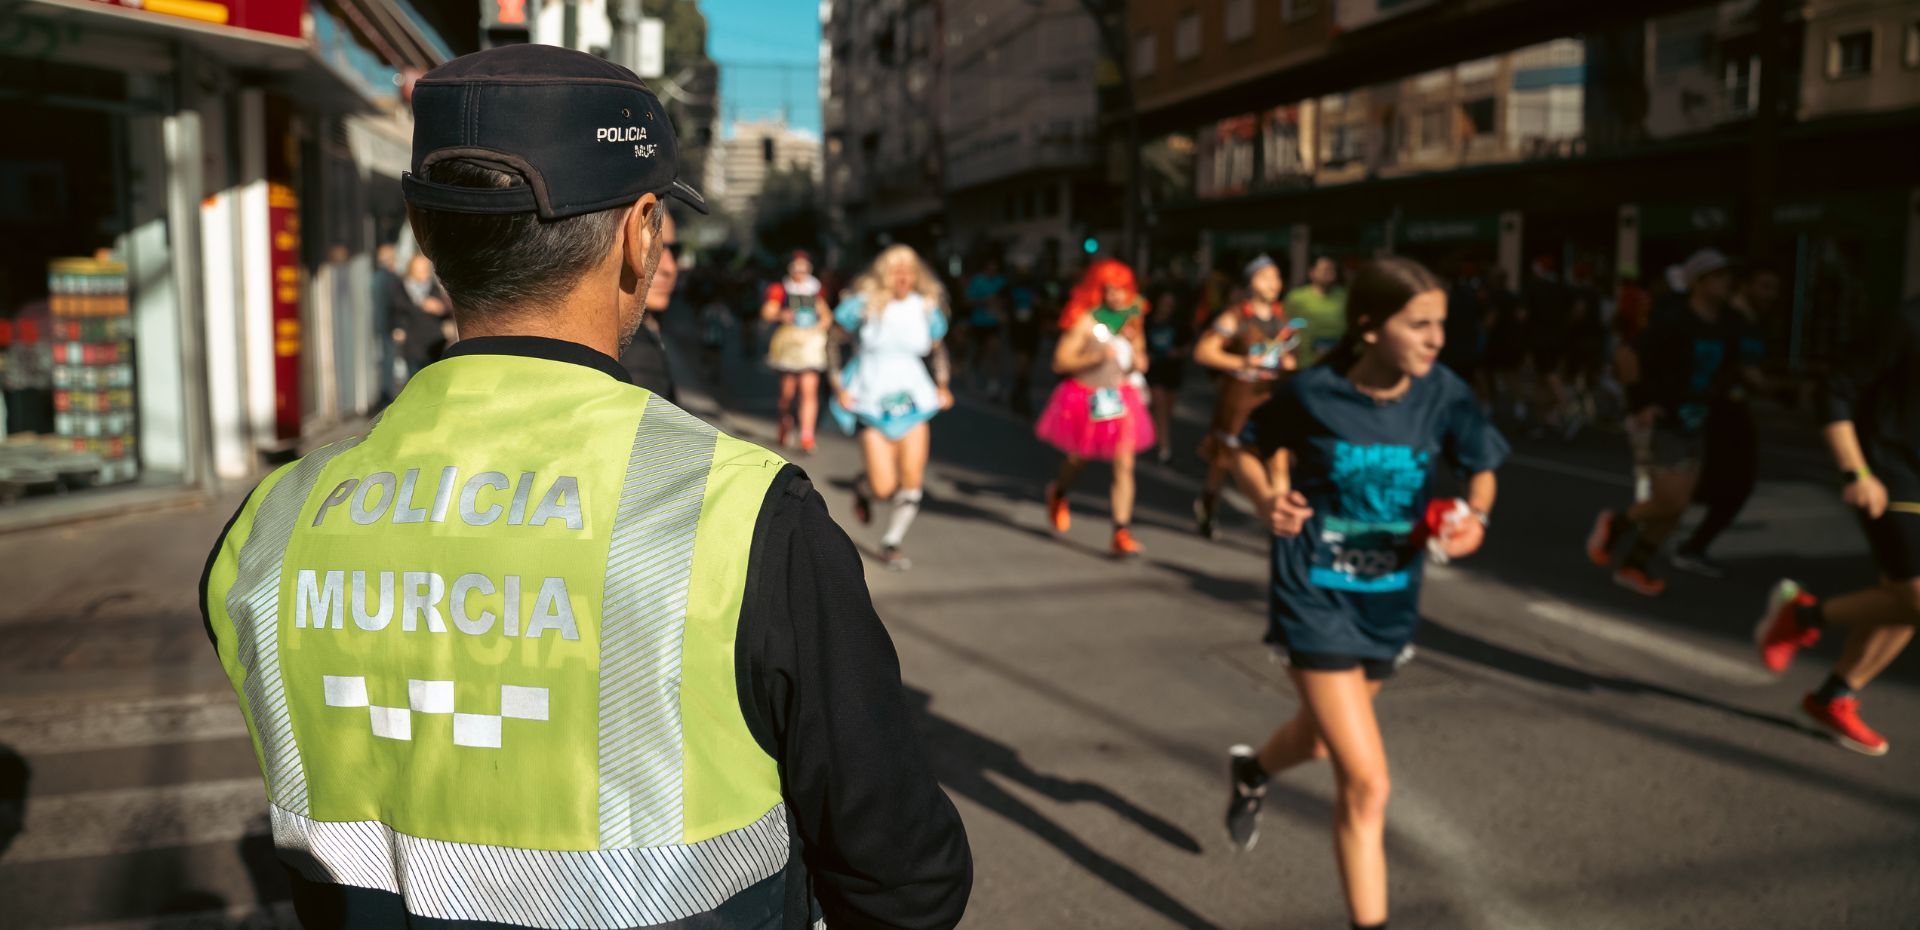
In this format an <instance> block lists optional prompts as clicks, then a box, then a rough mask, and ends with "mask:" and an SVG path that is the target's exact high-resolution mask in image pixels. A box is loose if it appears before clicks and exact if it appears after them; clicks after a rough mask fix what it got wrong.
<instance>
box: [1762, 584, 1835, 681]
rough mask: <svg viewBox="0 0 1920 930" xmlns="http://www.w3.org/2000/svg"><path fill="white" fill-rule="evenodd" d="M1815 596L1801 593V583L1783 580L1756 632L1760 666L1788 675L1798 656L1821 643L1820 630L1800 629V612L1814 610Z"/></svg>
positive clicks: (1775, 590) (1775, 588)
mask: <svg viewBox="0 0 1920 930" xmlns="http://www.w3.org/2000/svg"><path fill="white" fill-rule="evenodd" d="M1814 603H1815V601H1814V599H1813V595H1811V594H1808V593H1807V592H1805V591H1802V590H1801V589H1800V585H1799V583H1797V582H1794V581H1790V580H1787V579H1784V578H1783V579H1781V580H1780V583H1779V584H1776V585H1774V586H1773V593H1772V594H1769V595H1767V612H1766V613H1764V614H1762V615H1761V616H1760V623H1759V625H1757V626H1755V627H1754V628H1753V644H1754V645H1755V646H1757V647H1759V649H1760V664H1761V665H1764V666H1766V667H1767V671H1769V672H1772V673H1774V674H1775V675H1781V674H1785V673H1786V671H1787V666H1788V665H1791V664H1793V656H1794V653H1797V652H1799V651H1800V650H1802V649H1805V648H1807V647H1808V646H1811V645H1813V644H1814V643H1817V642H1819V641H1820V630H1819V629H1818V628H1808V627H1804V626H1801V625H1800V616H1799V612H1800V608H1802V607H1812V606H1813V605H1814Z"/></svg>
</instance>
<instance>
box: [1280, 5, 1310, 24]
mask: <svg viewBox="0 0 1920 930" xmlns="http://www.w3.org/2000/svg"><path fill="white" fill-rule="evenodd" d="M1318 12H1320V0H1280V21H1281V22H1283V23H1297V22H1299V21H1301V20H1303V19H1306V18H1307V17H1309V16H1312V15H1313V14H1315V13H1318Z"/></svg>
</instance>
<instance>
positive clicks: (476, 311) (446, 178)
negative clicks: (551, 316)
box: [407, 159, 626, 319]
mask: <svg viewBox="0 0 1920 930" xmlns="http://www.w3.org/2000/svg"><path fill="white" fill-rule="evenodd" d="M421 174H423V175H425V177H426V179H427V180H429V181H437V182H439V183H441V184H452V185H455V186H458V187H477V188H500V187H513V186H516V185H520V184H524V183H526V182H525V181H524V180H523V179H522V178H521V177H520V176H519V175H516V174H511V173H508V172H505V171H500V170H497V169H494V168H490V167H487V166H486V165H483V164H479V163H476V162H472V161H467V160H464V159H451V160H448V161H442V162H438V163H436V164H433V165H430V166H428V167H427V168H425V169H423V170H422V171H421ZM407 213H408V216H409V217H410V218H411V220H412V221H413V231H414V235H415V236H416V237H418V238H419V240H420V251H421V252H423V253H425V254H426V256H427V257H428V258H430V259H432V260H433V266H434V271H435V273H436V274H437V275H438V276H439V278H440V283H441V284H442V285H444V286H445V287H446V289H447V296H448V297H450V298H452V300H453V306H454V310H455V313H456V314H457V315H459V316H464V317H467V318H469V319H472V318H475V317H485V316H494V315H499V314H509V313H520V312H525V311H529V310H539V309H541V308H544V307H547V306H550V305H551V304H552V303H553V302H554V301H557V300H558V299H559V298H561V297H563V296H565V295H566V294H567V293H569V292H571V291H572V290H573V288H574V286H575V285H576V284H578V283H579V282H580V278H581V277H582V276H583V275H585V274H586V273H587V270H588V269H590V268H592V267H593V266H594V265H596V264H598V263H599V262H600V261H601V260H602V259H604V258H605V257H606V255H607V250H609V249H611V248H613V242H614V239H615V237H616V236H618V235H619V232H620V221H621V220H622V219H624V218H625V216H626V208H624V207H615V208H613V209H611V210H601V211H599V212H597V213H586V214H582V215H580V216H570V217H567V218H565V219H559V220H553V221H543V220H541V219H540V217H539V216H538V215H537V214H533V213H510V214H483V213H454V212H450V211H445V210H429V209H421V208H416V207H409V208H408V209H407Z"/></svg>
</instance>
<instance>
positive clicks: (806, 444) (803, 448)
mask: <svg viewBox="0 0 1920 930" xmlns="http://www.w3.org/2000/svg"><path fill="white" fill-rule="evenodd" d="M800 453H801V454H802V455H812V454H813V437H812V436H807V437H804V438H802V439H801V440H800Z"/></svg>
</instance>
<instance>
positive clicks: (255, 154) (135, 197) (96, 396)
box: [0, 0, 444, 530]
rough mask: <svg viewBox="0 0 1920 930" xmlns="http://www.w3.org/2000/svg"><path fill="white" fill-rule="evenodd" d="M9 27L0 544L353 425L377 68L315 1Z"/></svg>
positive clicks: (109, 13) (386, 153)
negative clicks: (357, 117) (323, 427)
mask: <svg viewBox="0 0 1920 930" xmlns="http://www.w3.org/2000/svg"><path fill="white" fill-rule="evenodd" d="M6 15H7V17H8V25H9V27H11V28H10V31H6V30H0V32H4V38H5V39H6V41H0V125H5V126H8V127H33V130H34V131H31V132H15V131H9V132H6V133H0V242H5V243H7V248H6V249H5V250H0V388H4V389H5V401H6V402H5V405H4V419H3V420H0V530H4V529H7V528H9V527H17V526H26V525H34V524H36V523H38V522H42V521H44V520H47V519H59V518H62V517H63V516H67V515H77V514H80V513H86V512H90V511H93V510H112V509H116V508H117V507H119V506H124V505H128V504H130V503H133V502H135V501H136V500H141V499H150V498H153V497H167V496H169V495H192V494H202V493H207V492H209V491H216V490H219V489H220V487H221V482H222V481H223V480H225V481H231V482H236V483H240V484H244V483H246V482H249V481H251V480H253V478H254V476H255V475H257V473H258V468H259V467H260V465H261V464H262V462H263V459H266V458H268V457H271V456H272V455H274V454H277V453H284V452H291V451H294V450H295V449H297V447H298V443H299V442H300V441H301V440H302V438H303V437H305V436H307V435H308V434H309V433H310V432H311V431H312V430H313V429H314V428H315V425H314V424H315V418H316V414H318V415H320V417H321V418H322V419H324V418H325V417H327V416H331V417H333V418H336V419H338V418H344V417H349V416H353V415H356V414H358V413H359V412H361V411H362V410H363V409H364V408H365V404H366V401H367V400H368V399H369V398H370V397H371V395H372V394H373V391H372V389H371V387H370V385H371V382H372V379H371V378H370V377H369V369H370V367H371V365H372V362H371V361H370V359H371V358H372V357H373V354H374V346H375V343H374V341H373V336H372V327H371V325H370V322H369V320H370V305H371V301H370V299H368V297H369V295H368V291H369V290H370V287H371V267H370V255H371V251H372V242H373V241H374V240H375V238H376V237H378V236H381V235H384V234H387V233H390V232H391V229H390V227H391V226H392V225H393V224H394V223H395V222H396V220H395V219H394V216H395V215H396V214H397V207H396V206H395V204H393V203H391V202H390V201H391V198H385V199H382V198H379V197H376V196H374V195H373V194H371V193H370V185H371V184H372V183H373V182H372V181H370V180H369V179H370V178H371V177H372V175H373V173H374V172H379V173H380V174H382V175H387V176H390V175H391V174H392V173H393V169H392V164H393V163H394V159H393V158H392V157H391V150H392V149H393V148H394V145H393V144H392V140H394V139H404V138H405V137H406V134H407V132H406V127H405V125H403V121H404V109H403V108H401V107H400V106H399V105H398V103H397V89H398V85H399V82H398V81H397V80H396V79H395V76H394V75H395V72H394V70H393V69H392V68H390V67H388V68H384V69H383V66H382V65H381V62H380V60H376V59H373V58H371V56H370V53H368V52H367V51H366V50H365V48H363V47H361V46H360V45H358V44H356V43H360V42H362V41H363V39H364V37H357V36H355V35H348V34H347V31H346V30H344V29H343V28H342V27H340V26H339V24H338V23H337V22H336V21H335V20H334V19H332V18H330V17H329V15H328V14H327V13H326V10H325V9H323V8H322V7H320V6H316V5H314V4H312V3H311V2H309V0H269V2H259V3H238V2H233V3H229V2H225V0H208V2H205V3H197V4H193V5H191V6H177V7H176V6H169V7H168V8H167V9H166V10H165V11H163V10H161V9H160V8H159V7H157V6H156V5H153V4H139V3H133V2H130V0H129V2H124V3H123V2H120V0H93V2H85V3H75V2H68V0H15V2H13V3H12V4H10V5H8V6H7V14H6ZM310 31H311V33H317V34H319V36H320V38H324V39H326V42H325V43H320V42H318V41H317V40H316V38H315V34H311V33H310ZM435 55H436V56H437V57H439V58H440V60H444V54H442V53H435ZM414 57H415V58H418V57H419V55H417V54H416V55H415V56H414ZM430 63H431V62H430V61H427V60H425V59H422V60H419V61H415V60H412V59H409V62H408V66H409V67H415V68H417V67H420V66H422V65H424V64H430ZM352 114H371V115H378V116H380V117H381V118H382V120H383V121H382V122H380V123H378V124H370V125H377V128H379V129H381V137H382V140H383V141H384V142H386V143H387V144H386V145H385V146H384V148H383V149H382V150H381V152H379V153H373V150H372V149H371V148H370V147H369V145H368V144H367V140H366V139H365V138H361V136H364V133H361V134H353V133H350V132H349V131H347V128H348V122H349V121H350V120H352V119H353V118H354V117H353V116H352ZM369 153H372V154H369ZM375 154H380V155H383V157H380V158H375V157H373V156H374V155H375ZM395 186H397V185H395ZM383 225H384V226H385V227H389V228H386V229H382V228H380V227H381V226H383ZM340 251H344V252H345V257H344V259H343V260H340V261H334V260H333V257H334V255H335V253H337V252H340ZM336 266H337V267H339V268H341V269H344V270H345V271H346V272H348V274H347V275H324V274H317V273H316V270H317V269H318V270H321V271H324V270H326V269H328V268H333V267H336ZM333 294H339V295H344V296H342V297H341V298H339V299H324V298H327V297H329V296H330V295H333Z"/></svg>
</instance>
